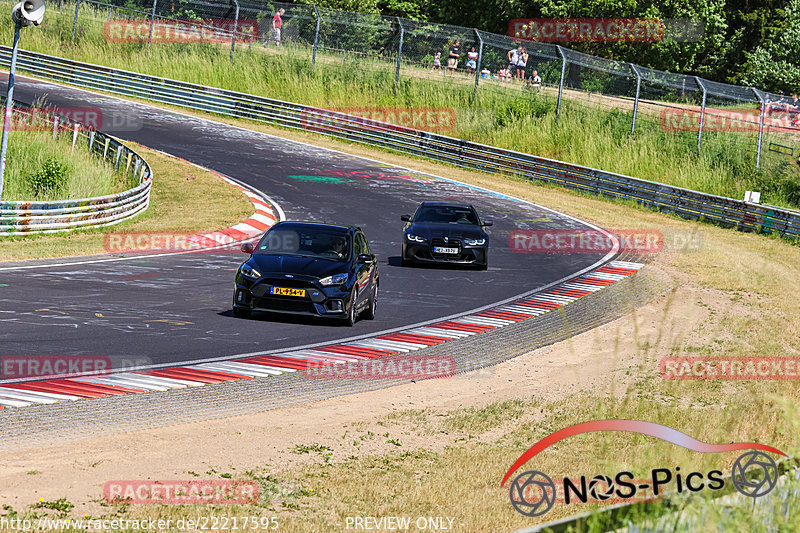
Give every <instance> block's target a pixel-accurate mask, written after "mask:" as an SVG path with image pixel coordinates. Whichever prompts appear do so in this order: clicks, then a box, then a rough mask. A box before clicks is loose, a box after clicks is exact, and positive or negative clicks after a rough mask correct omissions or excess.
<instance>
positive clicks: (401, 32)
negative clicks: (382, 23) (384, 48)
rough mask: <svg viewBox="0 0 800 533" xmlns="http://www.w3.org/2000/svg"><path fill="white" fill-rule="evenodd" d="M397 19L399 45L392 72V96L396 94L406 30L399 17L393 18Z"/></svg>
mask: <svg viewBox="0 0 800 533" xmlns="http://www.w3.org/2000/svg"><path fill="white" fill-rule="evenodd" d="M395 18H396V19H397V25H398V26H399V27H400V45H399V46H398V47H397V68H396V69H395V72H394V94H397V84H398V83H400V59H401V58H402V57H403V36H404V35H405V33H406V29H405V28H404V27H403V21H402V20H400V17H395Z"/></svg>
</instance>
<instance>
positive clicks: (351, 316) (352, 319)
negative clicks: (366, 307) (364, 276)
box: [344, 287, 358, 327]
mask: <svg viewBox="0 0 800 533" xmlns="http://www.w3.org/2000/svg"><path fill="white" fill-rule="evenodd" d="M357 302H358V287H356V288H354V289H353V298H352V301H351V302H350V312H349V313H347V318H345V319H344V323H345V325H346V326H348V327H353V326H355V325H356V320H358V313H356V303H357Z"/></svg>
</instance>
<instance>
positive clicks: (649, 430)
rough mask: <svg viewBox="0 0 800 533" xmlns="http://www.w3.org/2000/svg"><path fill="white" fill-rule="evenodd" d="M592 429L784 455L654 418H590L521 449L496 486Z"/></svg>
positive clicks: (702, 447) (697, 447)
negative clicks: (715, 439) (714, 439)
mask: <svg viewBox="0 0 800 533" xmlns="http://www.w3.org/2000/svg"><path fill="white" fill-rule="evenodd" d="M594 431H628V432H631V433H641V434H642V435H649V436H651V437H656V438H658V439H661V440H665V441H667V442H671V443H673V444H677V445H678V446H683V447H684V448H688V449H689V450H692V451H695V452H702V453H715V452H716V453H718V452H730V451H733V450H749V449H756V450H764V451H767V452H772V453H777V454H780V455H784V456H785V455H786V454H785V453H783V452H782V451H780V450H778V449H776V448H773V447H772V446H767V445H766V444H756V443H754V442H735V443H731V444H709V443H707V442H702V441H699V440H697V439H695V438H693V437H690V436H689V435H687V434H686V433H681V432H680V431H678V430H676V429H672V428H670V427H667V426H662V425H661V424H656V423H654V422H643V421H641V420H593V421H591V422H583V423H582V424H575V425H574V426H569V427H567V428H564V429H561V430H558V431H556V432H555V433H553V434H551V435H548V436H547V437H545V438H543V439H542V440H540V441H539V442H537V443H536V444H534V445H533V446H531V447H530V448H529V449H528V451H526V452H525V453H523V454H522V456H521V457H520V458H519V459H517V462H516V463H514V464H513V465H511V468H510V469H509V470H508V472H506V475H505V477H504V478H503V481H502V483H500V486H501V487H502V486H503V485H505V482H506V481H508V478H509V477H511V474H513V473H514V471H515V470H516V469H517V468H519V467H521V466H522V465H524V464H525V463H527V462H528V461H529V460H530V459H531V458H532V457H533V456H534V455H536V454H537V453H539V452H541V451H542V450H544V449H546V448H548V447H550V446H552V445H553V444H555V443H556V442H558V441H560V440H563V439H566V438H567V437H571V436H573V435H579V434H581V433H591V432H594Z"/></svg>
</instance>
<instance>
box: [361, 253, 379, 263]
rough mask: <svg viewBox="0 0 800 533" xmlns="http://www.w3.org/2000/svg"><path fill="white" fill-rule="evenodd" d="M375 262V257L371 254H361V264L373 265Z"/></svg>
mask: <svg viewBox="0 0 800 533" xmlns="http://www.w3.org/2000/svg"><path fill="white" fill-rule="evenodd" d="M374 260H375V259H374V256H372V255H370V254H359V256H358V259H357V261H358V262H359V263H372V262H373V261H374Z"/></svg>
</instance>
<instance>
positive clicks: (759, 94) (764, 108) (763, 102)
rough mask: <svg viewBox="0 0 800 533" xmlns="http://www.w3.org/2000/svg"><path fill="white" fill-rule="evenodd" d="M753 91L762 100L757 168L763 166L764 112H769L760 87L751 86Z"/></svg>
mask: <svg viewBox="0 0 800 533" xmlns="http://www.w3.org/2000/svg"><path fill="white" fill-rule="evenodd" d="M750 88H751V89H752V90H753V92H754V93H755V94H756V98H758V101H759V102H761V113H760V114H759V115H760V116H759V117H758V146H757V148H756V150H757V152H756V168H760V167H761V141H762V139H763V137H764V114H765V113H766V112H767V103H766V102H765V101H764V97H763V96H761V93H760V92H758V89H756V88H755V87H750Z"/></svg>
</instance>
